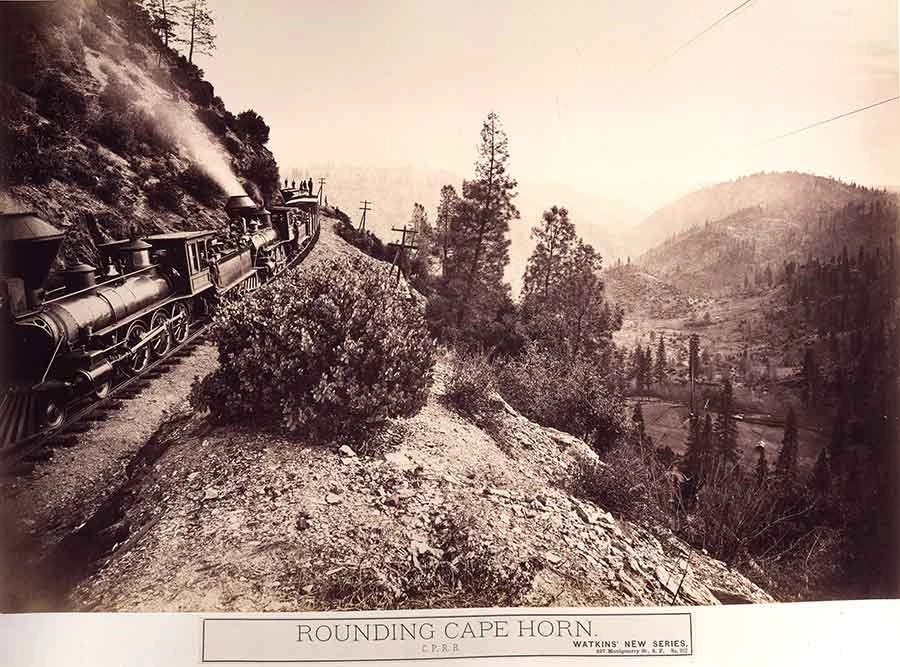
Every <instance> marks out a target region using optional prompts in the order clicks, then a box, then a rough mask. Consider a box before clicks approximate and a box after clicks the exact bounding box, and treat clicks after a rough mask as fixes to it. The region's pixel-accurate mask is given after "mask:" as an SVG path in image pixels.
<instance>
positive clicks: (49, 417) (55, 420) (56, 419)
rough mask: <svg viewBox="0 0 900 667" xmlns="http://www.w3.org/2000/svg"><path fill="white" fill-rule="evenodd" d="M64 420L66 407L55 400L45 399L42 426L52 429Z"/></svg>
mask: <svg viewBox="0 0 900 667" xmlns="http://www.w3.org/2000/svg"><path fill="white" fill-rule="evenodd" d="M65 420H66V409H65V408H64V407H63V405H62V403H60V402H58V401H55V400H50V401H47V406H46V407H45V408H44V428H46V429H47V430H50V431H52V430H54V429H57V428H59V427H60V426H62V425H63V422H64V421H65Z"/></svg>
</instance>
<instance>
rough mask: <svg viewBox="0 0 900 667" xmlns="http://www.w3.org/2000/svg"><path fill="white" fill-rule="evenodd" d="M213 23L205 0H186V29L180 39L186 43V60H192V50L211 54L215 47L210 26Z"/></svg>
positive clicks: (191, 61)
mask: <svg viewBox="0 0 900 667" xmlns="http://www.w3.org/2000/svg"><path fill="white" fill-rule="evenodd" d="M214 24H215V19H213V16H212V13H211V12H210V11H209V5H208V4H207V0H188V4H187V5H186V6H185V8H184V28H185V31H186V35H185V37H183V38H182V41H183V42H184V43H185V44H187V45H188V62H189V63H193V62H194V51H196V52H197V53H202V54H203V55H207V56H208V55H212V51H213V49H215V48H216V36H215V34H213V31H212V28H213V25H214Z"/></svg>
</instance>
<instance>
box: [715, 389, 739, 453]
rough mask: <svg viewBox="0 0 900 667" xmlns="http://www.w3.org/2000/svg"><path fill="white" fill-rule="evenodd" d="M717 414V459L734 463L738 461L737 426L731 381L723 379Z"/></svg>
mask: <svg viewBox="0 0 900 667" xmlns="http://www.w3.org/2000/svg"><path fill="white" fill-rule="evenodd" d="M720 401H721V404H720V406H719V414H718V416H717V417H716V429H715V438H716V449H717V453H718V455H719V458H721V460H722V461H723V462H726V463H735V462H737V460H738V456H739V453H738V448H737V424H736V423H735V421H734V392H733V390H732V387H731V380H730V379H728V378H725V382H724V384H723V385H722V395H721V398H720Z"/></svg>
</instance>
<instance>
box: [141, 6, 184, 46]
mask: <svg viewBox="0 0 900 667" xmlns="http://www.w3.org/2000/svg"><path fill="white" fill-rule="evenodd" d="M183 2H184V0H148V2H147V3H146V8H147V11H148V12H149V13H150V17H151V21H152V23H151V25H152V27H153V29H154V30H155V31H156V32H157V34H158V35H159V40H160V42H162V44H163V46H164V47H166V48H169V46H170V45H169V42H170V41H171V42H173V43H174V42H175V41H177V31H178V26H179V24H180V22H181V20H182V19H183V18H184V7H182V4H183Z"/></svg>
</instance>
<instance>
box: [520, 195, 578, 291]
mask: <svg viewBox="0 0 900 667" xmlns="http://www.w3.org/2000/svg"><path fill="white" fill-rule="evenodd" d="M531 238H532V239H535V240H536V241H537V243H536V245H535V248H534V251H533V252H532V253H531V256H530V257H529V258H528V264H527V265H526V267H525V277H524V279H523V281H522V300H523V302H526V303H527V302H528V301H534V300H539V301H545V302H546V301H547V300H548V299H550V298H552V297H554V296H556V293H557V291H558V290H559V289H560V288H564V287H565V286H564V285H562V284H561V282H562V278H563V276H564V275H565V273H566V264H567V263H570V262H571V261H572V253H573V252H574V250H575V225H574V224H572V222H571V221H570V220H569V212H568V211H567V210H566V209H565V208H560V207H557V206H554V207H552V208H551V209H550V210H549V211H544V215H543V218H542V219H541V224H540V225H538V226H536V227H533V228H532V229H531Z"/></svg>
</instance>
